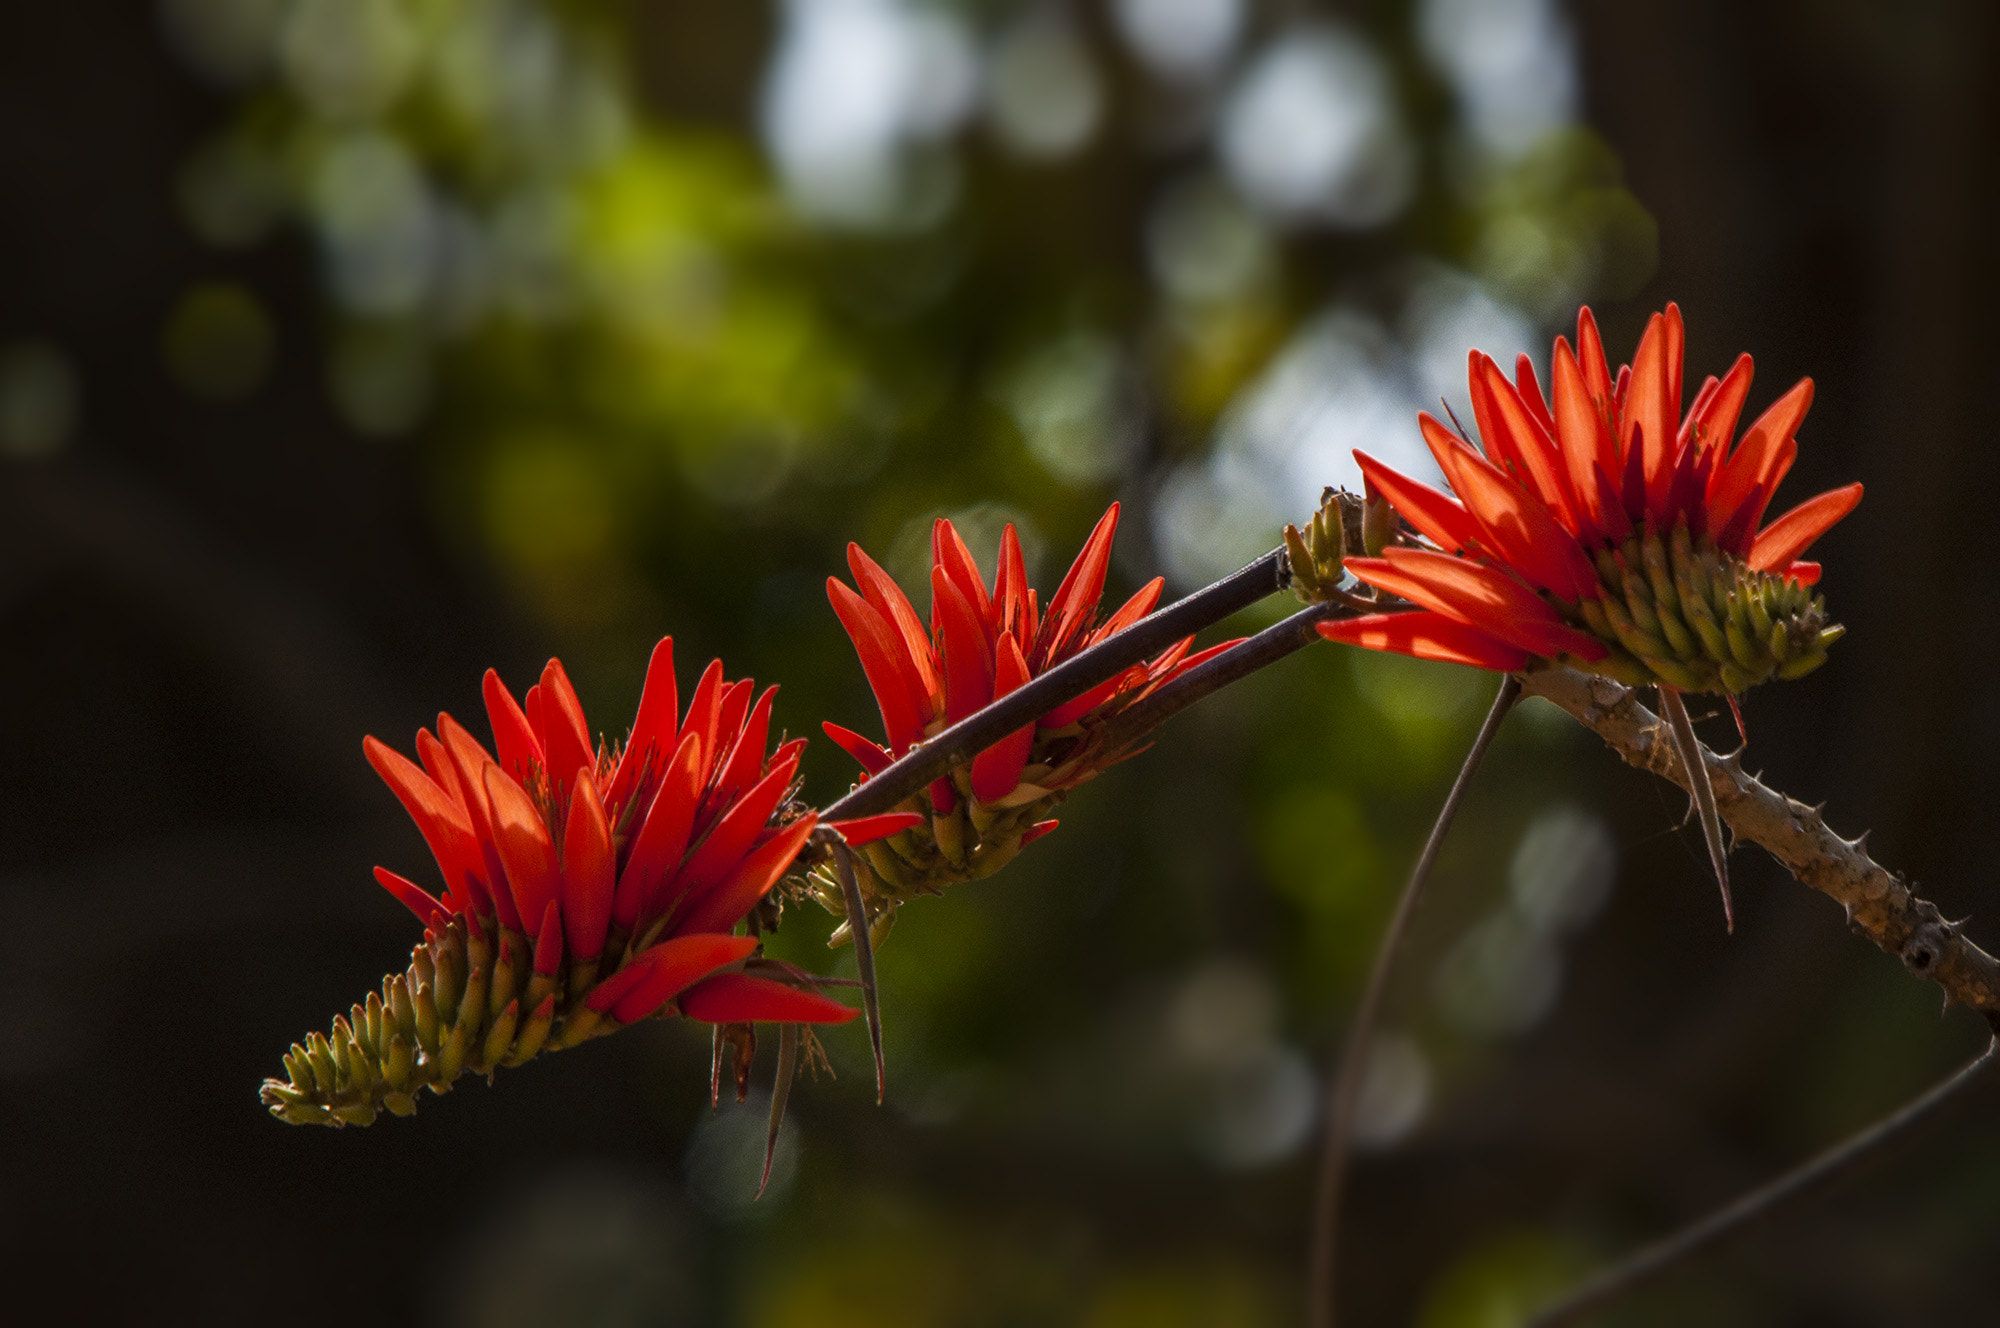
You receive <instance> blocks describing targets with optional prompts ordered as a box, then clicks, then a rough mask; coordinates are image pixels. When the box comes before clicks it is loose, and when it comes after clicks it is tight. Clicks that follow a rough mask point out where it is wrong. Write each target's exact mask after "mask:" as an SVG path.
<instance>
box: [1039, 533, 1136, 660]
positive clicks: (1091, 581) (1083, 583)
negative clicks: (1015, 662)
mask: <svg viewBox="0 0 2000 1328" xmlns="http://www.w3.org/2000/svg"><path fill="white" fill-rule="evenodd" d="M1117 533H1118V504H1117V503H1113V504H1111V506H1110V507H1108V508H1106V509H1105V511H1104V515H1103V516H1101V517H1099V518H1098V519H1097V525H1096V527H1095V528H1093V529H1092V530H1091V532H1090V538H1089V539H1087V540H1085V541H1084V544H1083V550H1082V552H1080V553H1078V554H1077V555H1076V561H1075V562H1073V563H1071V564H1070V566H1069V572H1068V574H1067V575H1065V576H1064V577H1063V580H1062V584H1061V585H1060V586H1058V587H1056V593H1055V595H1054V596H1053V597H1052V598H1051V599H1050V600H1049V608H1048V613H1047V614H1046V621H1044V622H1043V624H1042V632H1041V636H1042V637H1043V638H1046V639H1045V640H1038V641H1037V642H1036V643H1035V644H1036V649H1035V652H1034V654H1035V656H1036V657H1035V658H1034V659H1032V660H1030V663H1032V664H1034V665H1036V666H1037V667H1040V668H1047V667H1048V666H1049V665H1050V664H1052V663H1054V662H1056V661H1057V660H1059V659H1061V658H1062V657H1063V652H1064V651H1065V649H1067V647H1068V646H1069V644H1070V642H1071V640H1072V639H1074V638H1075V636H1076V634H1077V633H1078V632H1080V631H1082V630H1083V629H1085V628H1087V627H1089V626H1090V623H1091V620H1092V619H1093V618H1095V617H1096V616H1097V601H1098V599H1099V597H1101V596H1102V595H1103V594H1104V577H1105V574H1106V573H1107V572H1109V571H1110V570H1111V540H1112V537H1113V536H1115V535H1116V534H1117Z"/></svg>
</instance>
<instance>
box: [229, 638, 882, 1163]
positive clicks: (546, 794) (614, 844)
mask: <svg viewBox="0 0 2000 1328" xmlns="http://www.w3.org/2000/svg"><path fill="white" fill-rule="evenodd" d="M776 691H777V689H776V688H775V687H773V688H767V689H766V690H765V691H764V692H763V694H762V695H760V696H755V697H754V700H753V692H754V686H753V684H752V683H751V681H750V680H749V679H747V678H746V679H742V680H740V681H737V682H728V681H725V680H724V678H723V674H722V661H720V660H717V661H715V662H714V663H712V664H710V665H709V666H708V669H707V671H706V672H704V673H703V674H702V675H701V680H700V682H699V683H697V684H696V686H695V689H694V694H693V696H692V697H691V698H690V700H689V702H688V706H687V710H686V712H685V713H684V714H682V713H680V712H679V710H678V704H677V702H678V696H677V689H676V686H675V682H674V666H673V641H672V639H671V638H668V639H667V640H663V641H661V642H660V644H659V645H658V646H657V647H656V648H655V649H654V651H653V656H652V661H651V664H650V667H649V668H648V670H647V674H646V683H645V691H644V693H643V695H642V696H641V698H640V701H639V713H638V718H637V720H636V721H635V722H634V724H633V726H632V733H631V736H630V738H629V739H628V740H627V741H626V743H625V744H624V746H623V748H622V749H607V748H605V747H602V746H599V745H597V744H594V743H593V742H592V740H591V737H590V730H589V728H588V727H587V726H586V725H585V723H584V718H583V708H582V706H581V705H580V704H579V703H578V701H577V698H576V693H575V691H574V690H573V689H572V688H571V686H570V682H569V678H568V676H567V675H566V674H565V673H564V672H563V667H562V665H561V664H560V663H558V662H557V661H555V660H550V661H549V664H548V667H547V669H545V670H544V671H543V673H542V677H541V681H540V682H539V683H538V684H537V685H535V686H533V687H530V688H529V689H528V693H527V696H526V698H525V704H520V703H517V702H516V701H515V699H514V697H513V696H512V694H510V693H509V692H508V691H507V689H506V688H505V687H504V686H502V685H501V682H500V678H499V675H498V674H496V673H494V672H492V671H491V670H489V671H488V672H487V674H486V680H485V698H486V710H487V716H488V718H489V720H490V721H491V723H492V727H493V739H494V746H495V748H496V749H497V751H498V753H499V755H498V757H497V758H496V757H495V756H494V755H493V753H492V752H489V751H488V750H487V749H486V748H485V747H483V746H481V745H480V743H479V742H478V740H477V739H475V738H474V737H473V736H472V735H471V734H470V733H468V732H467V731H466V730H465V729H464V728H463V727H462V726H460V725H459V724H458V723H457V722H456V721H455V720H453V719H452V717H451V716H450V715H439V716H438V728H437V733H436V734H433V733H431V732H430V730H428V729H425V730H422V731H420V732H419V733H418V734H417V744H416V745H417V758H418V759H417V761H416V762H412V761H410V760H409V759H408V758H406V757H404V756H402V755H400V754H399V753H397V752H395V751H394V750H392V749H391V748H389V747H388V746H386V745H385V744H383V743H380V742H377V741H376V740H375V739H373V738H369V739H367V740H366V741H365V742H364V743H363V750H364V751H365V753H366V755H367V757H368V761H369V763H370V764H371V765H373V766H374V767H375V770H376V772H377V773H378V774H380V775H381V776H382V779H383V781H384V782H385V783H387V784H388V785H389V787H390V788H391V789H392V790H393V791H394V792H395V794H396V796H397V798H399V799H400V800H401V801H402V803H403V806H404V807H405V808H406V809H407V810H408V811H409V813H410V816H411V819H413V820H414V821H415V822H416V823H417V828H418V830H420V831H421V832H422V833H423V836H424V840H425V842H426V843H428V844H429V846H430V849H431V852H432V854H433V855H434V856H435V857H436V859H437V865H438V869H439V871H440V873H441V874H442V876H443V879H444V890H443V893H442V894H441V895H433V894H431V893H430V892H428V891H426V890H425V889H424V888H423V887H421V886H419V885H417V884H416V883H415V882H413V881H411V880H408V879H407V878H405V877H403V876H399V875H398V874H396V873H395V872H392V871H389V870H388V869H387V868H383V867H377V868H376V869H375V876H376V879H377V880H378V881H380V882H381V884H382V886H383V887H384V888H385V889H387V890H388V891H389V893H390V894H392V895H394V896H395V897H396V898H397V899H399V900H401V901H402V902H403V903H404V904H405V905H407V906H408V907H409V909H410V911H411V912H412V913H415V914H416V915H417V918H418V920H419V921H421V922H422V923H423V924H424V926H425V928H426V931H425V938H424V943H423V944H422V945H420V946H418V947H417V948H416V949H415V950H414V951H413V952H412V954H411V964H410V968H409V970H408V971H407V972H405V973H401V974H396V975H393V976H391V977H389V978H385V979H384V980H383V984H382V991H381V994H380V995H375V994H371V995H370V996H369V997H368V999H367V1002H366V1003H365V1004H363V1005H356V1006H355V1007H354V1009H353V1010H352V1011H351V1012H350V1015H349V1016H345V1017H336V1018H335V1019H334V1021H333V1030H332V1033H331V1035H327V1034H320V1033H314V1034H312V1035H311V1038H310V1039H309V1041H308V1043H307V1044H306V1045H305V1046H299V1045H297V1044H294V1045H293V1047H292V1049H291V1052H290V1054H288V1055H287V1056H286V1057H285V1069H286V1072H287V1079H286V1080H284V1081H280V1080H275V1079H272V1080H266V1081H265V1084H264V1089H263V1097H264V1100H265V1102H266V1103H268V1104H269V1106H270V1108H271V1111H272V1114H274V1115H276V1116H277V1117H278V1118H279V1119H281V1120H285V1121H289V1122H292V1123H294V1124H303V1123H318V1124H332V1125H338V1124H357V1125H365V1124H368V1123H369V1122H371V1121H373V1120H374V1118H375V1114H376V1111H377V1109H378V1108H379V1107H387V1108H388V1109H389V1110H391V1111H393V1112H395V1113H397V1114H398V1115H407V1114H408V1113H409V1112H411V1111H413V1110H415V1105H416V1103H415V1097H414V1094H415V1093H416V1090H417V1089H418V1088H420V1087H423V1086H426V1085H428V1086H429V1087H430V1089H431V1090H432V1091H433V1092H437V1093H442V1092H444V1091H446V1090H447V1089H448V1088H449V1087H450V1085H451V1082H452V1080H454V1079H456V1078H457V1077H458V1076H459V1074H461V1073H462V1072H464V1071H468V1070H472V1071H479V1072H490V1071H491V1070H492V1069H493V1068H494V1067H496V1066H499V1065H518V1064H521V1063H522V1062H524V1061H526V1060H528V1059H529V1058H530V1057H532V1056H534V1055H536V1054H537V1053H539V1052H541V1051H543V1050H550V1049H554V1048H559V1047H566V1046H571V1045H574V1044H575V1043H577V1042H581V1041H583V1040H584V1039H586V1038H591V1037H596V1036H599V1035H601V1034H603V1033H607V1032H610V1031H612V1030H614V1029H616V1028H619V1027H621V1026H623V1025H625V1024H629V1023H632V1022H633V1021H635V1020H638V1019H644V1018H647V1017H649V1016H652V1015H656V1014H660V1015H666V1014H681V1015H685V1016H687V1017H688V1018H691V1019H697V1020H704V1021H707V1022H710V1023H716V1024H732V1023H745V1022H749V1021H757V1020H768V1021H776V1022H780V1023H786V1024H798V1023H839V1022H842V1021H845V1020H847V1019H851V1018H852V1017H853V1016H854V1014H855V1011H854V1010H851V1009H849V1008H848V1007H846V1006H844V1005H842V1004H840V1003H839V1002H837V1001H833V1000H830V999H828V998H827V997H825V996H822V995H819V994H818V993H817V992H814V991H812V990H809V989H807V987H808V985H809V984H808V981H807V980H806V979H805V978H804V976H803V975H802V974H799V973H798V972H797V971H796V970H793V969H790V968H789V967H788V966H785V965H780V964H777V963H774V962H772V961H768V960H763V959H760V958H759V957H758V956H757V949H758V942H757V940H756V938H755V936H754V935H743V936H739V935H736V934H734V933H735V931H736V927H737V925H738V924H739V923H741V922H742V921H743V920H744V918H745V917H746V916H747V915H748V914H749V913H750V912H751V910H753V909H755V908H756V907H757V906H758V904H759V903H760V902H761V901H763V899H764V898H765V896H766V894H767V893H768V892H769V891H770V890H771V888H772V887H773V886H774V885H776V884H777V882H778V881H779V879H780V878H781V877H783V876H784V875H785V874H786V873H787V872H788V871H789V870H791V869H792V867H793V864H794V862H795V860H796V859H797V858H798V857H799V855H800V852H801V850H802V849H804V848H805V846H806V842H807V839H808V837H809V836H810V835H811V834H812V832H813V828H814V825H815V823H816V821H817V813H815V812H812V811H809V810H804V809H801V808H799V807H798V806H797V805H796V804H794V803H793V802H792V801H791V797H792V792H793V789H794V781H795V777H796V773H797V770H798V763H799V755H800V752H801V751H802V749H803V748H804V747H805V741H804V740H803V739H799V740H797V741H793V742H787V743H784V744H782V745H781V746H779V747H778V748H777V749H776V750H775V751H767V750H766V749H767V746H768V743H769V738H770V728H771V703H772V699H773V697H774V695H775V693H776ZM847 830H848V833H849V837H850V838H857V837H859V838H865V837H866V834H867V827H865V826H850V827H847ZM753 931H754V928H753Z"/></svg>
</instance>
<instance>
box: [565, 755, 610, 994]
mask: <svg viewBox="0 0 2000 1328" xmlns="http://www.w3.org/2000/svg"><path fill="white" fill-rule="evenodd" d="M562 853H563V887H562V913H563V927H564V930H565V934H566V935H567V936H568V937H569V949H570V953H571V954H573V955H575V956H576V957H577V958H578V959H595V958H597V956H598V955H600V954H602V953H603V952H604V933H605V931H606V930H607V929H608V928H609V927H610V925H611V897H612V894H613V892H614V891H615V890H616V888H617V883H618V861H617V857H616V854H615V852H614V850H613V848H612V843H611V821H610V819H609V818H608V817H607V816H606V815H605V813H604V804H603V802H601V801H600V800H599V799H598V796H597V781H596V780H594V779H592V778H591V777H590V775H589V773H588V772H587V771H581V770H579V771H578V772H577V776H576V791H575V792H573V793H571V794H570V799H569V819H568V820H567V821H566V822H565V823H564V825H563V847H562Z"/></svg>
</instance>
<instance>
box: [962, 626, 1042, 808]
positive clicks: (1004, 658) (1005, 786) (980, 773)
mask: <svg viewBox="0 0 2000 1328" xmlns="http://www.w3.org/2000/svg"><path fill="white" fill-rule="evenodd" d="M996 664H997V667H996V668H995V670H994V679H993V699H994V700H996V701H998V700H999V699H1000V698H1001V697H1003V696H1006V695H1008V694H1009V693H1011V692H1013V691H1014V690H1015V689H1017V688H1019V687H1021V686H1022V685H1023V684H1025V683H1026V682H1027V681H1028V664H1027V661H1026V660H1025V659H1023V658H1022V655H1021V648H1020V647H1019V646H1017V645H1015V644H1014V638H1013V637H1012V636H1002V637H1001V638H1000V650H999V659H998V660H997V661H996ZM1034 745H1035V725H1034V723H1033V722H1032V721H1030V722H1029V723H1027V724H1023V725H1022V726H1021V727H1020V728H1018V729H1015V730H1014V731H1013V732H1012V733H1010V734H1008V735H1007V736H1006V737H1004V738H1002V739H1001V740H1000V741H998V742H996V743H994V744H993V745H992V746H991V747H988V748H987V749H986V750H985V751H983V752H981V753H979V755H977V756H975V757H973V758H972V796H973V797H975V798H978V799H979V800H980V801H981V802H998V801H999V800H1000V799H1001V798H1004V797H1006V796H1007V795H1008V794H1009V793H1012V792H1013V791H1014V790H1015V789H1016V788H1017V787H1019V785H1020V783H1021V771H1022V770H1024V769H1026V768H1027V764H1028V753H1029V752H1030V751H1031V750H1033V748H1034Z"/></svg>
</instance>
